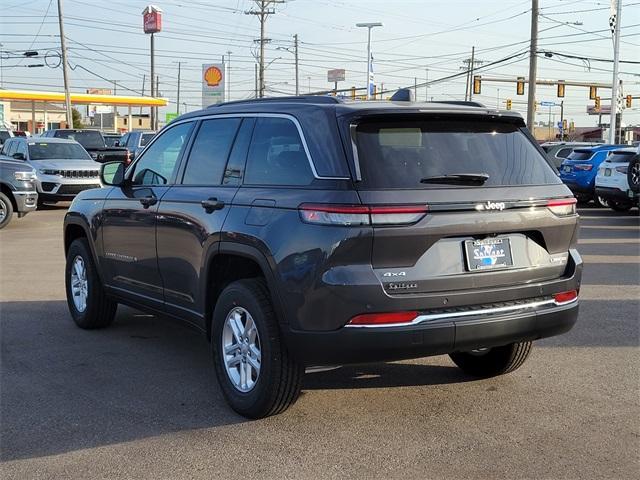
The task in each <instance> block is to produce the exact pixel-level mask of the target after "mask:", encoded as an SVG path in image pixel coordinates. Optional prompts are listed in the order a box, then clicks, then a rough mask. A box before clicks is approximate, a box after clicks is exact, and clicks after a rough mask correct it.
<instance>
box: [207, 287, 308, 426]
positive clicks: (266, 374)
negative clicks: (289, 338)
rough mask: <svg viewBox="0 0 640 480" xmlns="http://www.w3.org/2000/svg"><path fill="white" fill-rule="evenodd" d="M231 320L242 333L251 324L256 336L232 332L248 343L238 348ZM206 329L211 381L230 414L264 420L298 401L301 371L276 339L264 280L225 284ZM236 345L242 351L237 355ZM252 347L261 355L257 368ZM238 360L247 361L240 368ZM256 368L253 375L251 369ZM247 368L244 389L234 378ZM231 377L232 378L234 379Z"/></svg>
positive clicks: (238, 350)
mask: <svg viewBox="0 0 640 480" xmlns="http://www.w3.org/2000/svg"><path fill="white" fill-rule="evenodd" d="M234 315H237V316H236V318H238V319H240V320H241V323H240V327H242V328H244V327H247V325H248V324H249V323H250V321H249V318H251V319H252V321H253V325H254V326H255V328H256V330H255V332H254V330H253V329H251V330H249V331H248V333H247V329H246V328H245V329H244V330H242V328H240V329H238V330H237V331H239V332H241V333H242V335H240V337H241V338H244V339H247V340H248V343H244V344H243V343H238V342H237V339H238V336H237V335H235V334H234V333H233V332H234V330H233V328H232V327H231V326H230V325H231V323H232V322H233V317H234ZM228 319H229V323H228ZM211 327H212V328H211V352H212V356H213V364H214V366H215V371H216V376H217V378H218V383H219V384H220V387H221V389H222V393H223V394H224V397H225V399H226V400H227V402H228V403H229V405H230V406H231V408H232V409H233V410H235V411H236V412H237V413H239V414H240V415H243V416H245V417H248V418H253V419H256V418H263V417H268V416H270V415H275V414H278V413H280V412H283V411H284V410H286V409H287V408H288V407H289V406H290V405H292V404H293V403H294V402H295V401H296V400H297V398H298V396H299V394H300V387H301V384H302V376H303V374H304V368H303V367H302V365H300V364H298V363H297V362H296V361H295V360H294V359H293V358H292V357H291V355H290V354H289V352H288V351H287V348H286V346H285V345H284V342H283V341H282V339H281V336H280V330H279V328H278V320H277V318H276V314H275V312H274V310H273V305H272V304H271V298H270V295H269V290H268V289H267V286H266V283H265V281H264V280H263V279H261V278H251V279H245V280H239V281H236V282H233V283H231V284H229V285H228V286H227V287H226V288H225V289H224V290H223V291H222V293H221V294H220V296H219V298H218V301H217V303H216V306H215V310H214V313H213V318H212V326H211ZM252 338H253V340H252ZM225 341H226V343H225ZM252 341H253V342H254V343H251V342H252ZM224 345H226V348H225V347H224ZM236 345H243V346H244V345H247V347H246V349H245V351H242V349H241V347H240V346H238V347H236ZM252 345H253V347H252ZM256 346H257V350H258V351H259V353H260V355H259V357H258V358H259V360H258V361H257V362H256V360H255V359H256V355H255V347H256ZM225 351H227V354H224V352H225ZM251 352H253V353H251ZM245 355H246V356H245ZM225 357H226V359H225ZM229 357H231V358H229ZM239 358H243V359H244V358H246V361H245V362H243V363H240V362H239V361H238V359H239ZM228 362H235V363H236V364H237V366H236V365H234V366H230V367H229V368H227V366H226V365H227V363H228ZM256 363H257V364H258V365H259V370H258V371H256V370H255V368H253V367H252V365H255V364H256ZM249 367H251V368H252V369H251V370H250V374H249V375H246V374H245V376H244V378H245V384H244V385H243V384H242V376H240V377H239V379H238V375H240V373H239V372H240V371H241V370H242V369H243V368H245V369H246V368H249ZM236 369H237V370H236ZM254 374H255V378H254ZM232 375H236V376H235V379H234V378H232ZM247 379H250V380H247ZM250 382H253V384H252V385H250ZM238 383H239V385H238Z"/></svg>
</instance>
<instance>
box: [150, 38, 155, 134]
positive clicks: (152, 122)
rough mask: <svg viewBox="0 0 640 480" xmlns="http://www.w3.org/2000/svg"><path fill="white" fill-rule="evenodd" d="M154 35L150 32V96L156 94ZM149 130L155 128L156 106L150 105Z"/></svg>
mask: <svg viewBox="0 0 640 480" xmlns="http://www.w3.org/2000/svg"><path fill="white" fill-rule="evenodd" d="M154 38H155V35H154V34H153V33H152V34H151V96H152V97H155V96H156V88H155V78H156V63H155V56H156V55H155V51H156V50H155V41H154ZM150 120H151V130H157V128H156V107H151V116H150Z"/></svg>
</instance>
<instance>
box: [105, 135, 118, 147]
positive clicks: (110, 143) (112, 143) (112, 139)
mask: <svg viewBox="0 0 640 480" xmlns="http://www.w3.org/2000/svg"><path fill="white" fill-rule="evenodd" d="M118 141H120V137H118V136H115V135H109V136H108V137H104V143H105V144H106V145H107V147H113V146H115V144H116V142H118Z"/></svg>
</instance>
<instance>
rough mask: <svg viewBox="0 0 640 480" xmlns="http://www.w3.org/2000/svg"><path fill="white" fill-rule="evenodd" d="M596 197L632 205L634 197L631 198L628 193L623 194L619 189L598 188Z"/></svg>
mask: <svg viewBox="0 0 640 480" xmlns="http://www.w3.org/2000/svg"><path fill="white" fill-rule="evenodd" d="M596 195H598V196H599V197H602V198H604V199H605V200H616V201H618V202H625V203H631V202H632V201H633V197H629V195H628V194H627V192H626V191H625V192H623V191H622V190H620V189H619V188H612V187H596Z"/></svg>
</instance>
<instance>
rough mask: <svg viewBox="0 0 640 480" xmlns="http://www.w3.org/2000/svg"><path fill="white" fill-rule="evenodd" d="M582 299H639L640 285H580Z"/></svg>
mask: <svg viewBox="0 0 640 480" xmlns="http://www.w3.org/2000/svg"><path fill="white" fill-rule="evenodd" d="M580 299H581V300H605V301H612V300H613V301H615V300H638V299H640V285H616V286H615V288H612V287H611V285H582V287H580Z"/></svg>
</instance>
